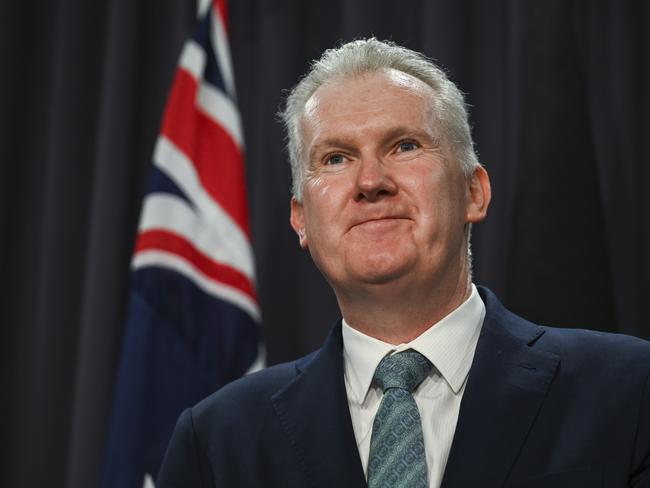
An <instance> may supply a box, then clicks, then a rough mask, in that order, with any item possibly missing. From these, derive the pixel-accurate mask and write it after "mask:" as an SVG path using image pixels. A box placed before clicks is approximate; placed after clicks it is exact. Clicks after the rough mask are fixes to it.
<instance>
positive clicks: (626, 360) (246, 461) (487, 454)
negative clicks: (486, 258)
mask: <svg viewBox="0 0 650 488" xmlns="http://www.w3.org/2000/svg"><path fill="white" fill-rule="evenodd" d="M480 293H481V296H482V298H483V300H484V302H485V304H486V309H487V312H486V317H485V321H484V324H483V329H482V332H481V335H480V338H479V341H478V345H477V349H476V354H475V356H474V360H473V363H472V368H471V370H470V374H469V378H468V384H467V386H466V389H465V394H464V396H463V400H462V403H461V407H460V414H459V418H458V424H457V427H456V432H455V435H454V440H453V443H452V447H451V452H450V455H449V460H448V462H447V466H446V470H445V475H444V479H443V482H442V487H443V488H455V487H463V488H466V487H481V488H485V487H502V486H503V487H512V488H515V487H526V488H534V487H554V488H561V487H571V488H576V487H590V488H591V487H606V488H611V487H624V486H634V487H637V488H639V487H650V343H648V342H645V341H642V340H640V339H635V338H632V337H627V336H622V335H614V334H603V333H597V332H589V331H583V330H569V329H553V328H547V327H541V326H538V325H535V324H532V323H530V322H528V321H526V320H523V319H522V318H520V317H518V316H516V315H514V314H512V313H511V312H509V311H508V310H506V309H505V308H504V307H503V306H502V305H501V304H500V303H499V301H498V300H497V298H496V297H495V296H494V295H493V294H492V293H491V292H490V291H489V290H486V289H484V288H482V289H480ZM342 347H343V346H342V339H341V328H340V325H339V326H337V327H335V328H334V329H333V331H332V332H331V333H330V335H329V337H328V339H327V341H326V342H325V344H324V346H323V347H322V348H321V349H320V350H319V351H317V352H316V353H313V354H311V355H309V356H307V357H305V358H303V359H300V360H298V361H295V362H291V363H287V364H282V365H278V366H274V367H271V368H268V369H266V370H264V371H261V372H259V373H257V374H253V375H250V376H247V377H245V378H243V379H241V380H238V381H235V382H234V383H231V384H230V385H228V386H226V387H224V388H222V389H221V390H219V391H218V392H216V393H215V394H213V395H212V396H210V397H208V398H207V399H206V400H204V401H202V402H201V403H199V404H198V405H196V406H195V407H193V408H192V409H188V410H186V411H185V412H183V414H182V415H181V417H180V419H179V421H178V424H177V426H176V429H175V431H174V434H173V437H172V440H171V442H170V445H169V448H168V451H167V454H166V456H165V460H164V462H163V466H162V469H161V471H160V475H159V477H158V479H157V483H156V486H157V488H171V487H183V488H191V487H258V486H259V487H262V486H264V487H271V486H272V487H287V488H289V487H296V488H298V487H300V488H304V487H337V488H343V487H364V486H366V483H365V479H364V475H363V470H362V467H361V462H360V460H359V455H358V451H357V447H356V442H355V438H354V433H353V429H352V423H351V420H350V414H349V410H348V405H347V397H346V391H345V385H344V380H343V359H342Z"/></svg>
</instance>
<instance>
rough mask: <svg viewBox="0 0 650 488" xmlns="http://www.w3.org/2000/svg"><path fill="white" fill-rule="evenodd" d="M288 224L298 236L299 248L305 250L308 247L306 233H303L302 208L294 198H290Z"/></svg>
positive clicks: (303, 216) (303, 215) (303, 214)
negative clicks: (289, 223)
mask: <svg viewBox="0 0 650 488" xmlns="http://www.w3.org/2000/svg"><path fill="white" fill-rule="evenodd" d="M289 222H291V227H293V230H294V231H295V232H296V234H298V241H299V242H300V247H302V248H303V249H307V248H308V247H309V246H308V244H307V233H306V232H305V213H304V209H303V208H302V203H300V202H299V201H298V200H296V198H295V197H292V198H291V216H290V217H289Z"/></svg>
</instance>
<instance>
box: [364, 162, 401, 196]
mask: <svg viewBox="0 0 650 488" xmlns="http://www.w3.org/2000/svg"><path fill="white" fill-rule="evenodd" d="M355 186H356V189H355V190H356V191H355V198H354V199H355V200H356V201H361V200H368V201H376V200H378V199H380V198H383V197H385V196H389V195H394V194H395V193H396V192H397V185H396V184H395V181H394V180H393V178H392V175H391V174H390V172H389V168H387V167H386V166H385V164H384V163H383V162H382V161H381V159H380V158H377V157H365V158H361V159H360V160H359V165H358V168H357V174H356V181H355Z"/></svg>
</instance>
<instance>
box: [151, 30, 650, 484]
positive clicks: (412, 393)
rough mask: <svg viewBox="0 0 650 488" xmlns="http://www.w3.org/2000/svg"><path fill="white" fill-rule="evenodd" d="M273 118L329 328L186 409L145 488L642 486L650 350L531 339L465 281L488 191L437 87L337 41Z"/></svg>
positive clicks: (375, 53) (426, 77) (451, 100)
mask: <svg viewBox="0 0 650 488" xmlns="http://www.w3.org/2000/svg"><path fill="white" fill-rule="evenodd" d="M283 117H284V120H285V123H286V126H287V131H288V135H289V152H290V157H291V164H292V174H293V193H294V196H293V199H292V201H291V225H292V226H293V228H294V229H295V231H296V233H297V235H298V238H299V242H300V245H301V246H302V247H303V248H305V249H308V250H309V252H310V253H311V255H312V257H313V259H314V262H315V263H316V265H317V266H318V268H319V269H320V270H321V272H322V273H323V275H324V276H325V277H326V279H327V280H328V281H329V283H330V284H331V286H332V288H333V289H334V292H335V294H336V297H337V300H338V303H339V306H340V308H341V312H342V315H343V319H342V321H341V323H338V324H336V325H335V327H334V329H333V330H332V332H331V333H330V336H329V337H328V339H327V341H326V343H325V345H324V346H323V348H322V349H320V350H319V351H317V352H316V353H313V354H311V355H309V356H307V357H306V358H303V359H301V360H298V361H296V362H293V363H288V364H283V365H279V366H275V367H272V368H268V369H267V370H265V371H262V372H260V373H258V374H255V375H251V376H249V377H246V378H244V379H241V380H239V381H236V382H234V383H232V384H230V385H228V386H226V387H225V388H223V389H222V390H220V391H219V392H217V393H216V394H214V395H212V396H211V397H209V398H208V399H206V400H204V401H203V402H201V403H199V404H198V405H197V406H195V407H194V408H192V409H188V410H187V411H185V412H184V413H183V415H182V416H181V418H180V419H179V422H178V425H177V427H176V430H175V433H174V435H173V438H172V440H171V442H170V446H169V449H168V452H167V455H166V458H165V461H164V463H163V467H162V470H161V473H160V476H159V478H158V484H157V486H158V487H159V488H161V487H162V488H164V487H170V486H183V487H193V486H201V487H220V486H223V487H233V486H281V487H306V486H323V487H324V486H328V487H356V486H366V485H368V486H370V487H371V488H373V487H376V486H377V487H378V486H413V487H415V486H418V487H419V486H429V487H438V486H443V487H493V486H495V487H496V486H508V487H516V486H521V487H542V486H553V487H562V486H567V487H569V486H571V487H582V486H589V487H594V486H603V487H619V486H621V487H622V486H636V487H649V486H650V384H649V381H650V380H649V377H650V345H649V344H648V343H646V342H644V341H641V340H639V339H633V338H630V337H624V336H615V335H607V334H598V333H594V332H587V331H577V330H557V329H550V328H546V327H540V326H537V325H534V324H532V323H530V322H527V321H525V320H523V319H521V318H519V317H517V316H515V315H514V314H512V313H510V312H508V311H507V310H505V309H504V308H503V307H502V305H501V304H500V303H499V302H498V300H497V299H496V297H495V296H494V295H493V294H492V293H491V292H490V291H488V290H487V289H477V288H476V287H475V286H474V285H473V284H472V282H471V262H470V252H469V237H470V230H471V225H472V224H473V223H476V222H479V221H481V220H482V219H483V218H484V217H485V215H486V212H487V208H488V205H489V203H490V196H491V192H490V183H489V178H488V175H487V172H486V171H485V169H484V168H483V167H482V166H481V165H479V164H478V161H477V158H476V155H475V153H474V150H473V143H472V140H471V136H470V130H469V124H468V122H467V114H466V109H465V105H464V101H463V97H462V95H461V93H460V92H459V91H458V89H457V88H456V86H455V85H454V84H453V83H451V82H450V81H449V80H448V79H447V77H446V76H445V74H444V73H443V72H442V71H441V70H440V69H438V68H437V67H436V66H435V65H433V64H432V63H431V62H430V61H429V60H427V59H426V58H424V57H423V56H421V55H420V54H418V53H415V52H413V51H410V50H407V49H404V48H401V47H399V46H395V45H394V44H391V43H383V42H380V41H377V40H375V39H368V40H361V41H355V42H351V43H349V44H346V45H343V46H342V47H340V48H338V49H336V50H330V51H327V52H326V53H325V54H324V55H323V57H322V58H321V59H320V60H319V61H318V62H316V63H315V64H314V65H313V67H312V70H311V71H310V73H309V74H308V75H307V76H306V77H305V78H304V79H303V80H302V81H301V82H300V83H299V84H298V85H297V86H296V88H294V90H293V91H292V92H291V94H290V95H289V97H288V100H287V106H286V109H285V111H284V113H283Z"/></svg>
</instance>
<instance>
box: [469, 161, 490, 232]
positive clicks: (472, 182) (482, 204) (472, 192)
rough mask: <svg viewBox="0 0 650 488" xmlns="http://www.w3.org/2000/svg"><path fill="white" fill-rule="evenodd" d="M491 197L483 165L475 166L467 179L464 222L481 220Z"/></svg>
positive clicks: (485, 213) (487, 177)
mask: <svg viewBox="0 0 650 488" xmlns="http://www.w3.org/2000/svg"><path fill="white" fill-rule="evenodd" d="M491 199H492V190H491V188H490V177H489V176H488V173H487V171H486V170H485V168H484V167H483V166H477V167H476V168H475V169H474V172H473V173H472V176H470V178H469V180H468V187H467V208H466V211H465V222H469V223H472V224H474V223H477V222H480V221H481V220H483V219H484V218H485V216H486V215H487V209H488V206H489V205H490V200H491Z"/></svg>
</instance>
